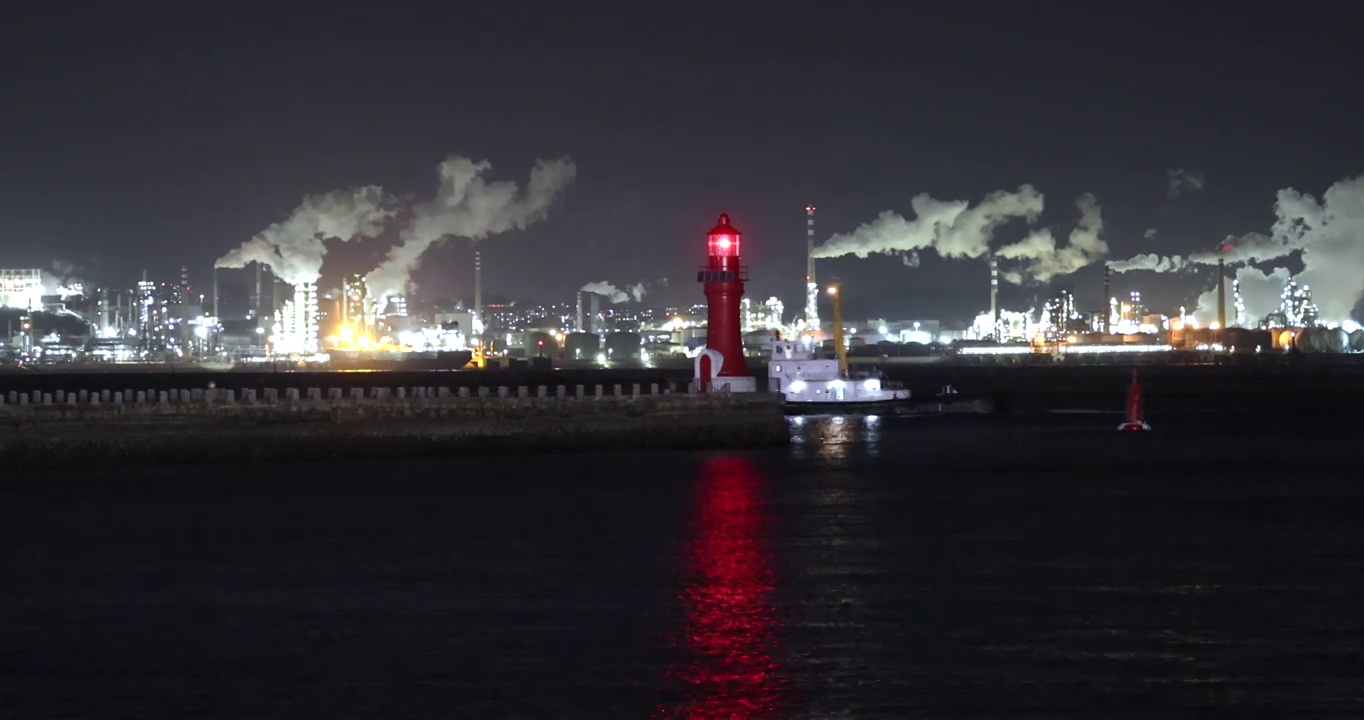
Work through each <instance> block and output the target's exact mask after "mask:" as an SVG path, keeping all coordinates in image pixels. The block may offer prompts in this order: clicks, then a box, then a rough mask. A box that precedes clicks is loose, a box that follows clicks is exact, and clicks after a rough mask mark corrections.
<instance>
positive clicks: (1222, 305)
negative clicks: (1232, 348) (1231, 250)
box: [1217, 258, 1227, 339]
mask: <svg viewBox="0 0 1364 720" xmlns="http://www.w3.org/2000/svg"><path fill="white" fill-rule="evenodd" d="M1226 333H1227V261H1226V259H1225V258H1217V337H1218V338H1219V339H1220V338H1223V337H1225V336H1226Z"/></svg>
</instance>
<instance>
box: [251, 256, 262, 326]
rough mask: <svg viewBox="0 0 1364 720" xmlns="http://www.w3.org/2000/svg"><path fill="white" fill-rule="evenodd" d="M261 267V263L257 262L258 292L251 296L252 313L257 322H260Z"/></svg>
mask: <svg viewBox="0 0 1364 720" xmlns="http://www.w3.org/2000/svg"><path fill="white" fill-rule="evenodd" d="M260 269H261V264H260V263H256V294H255V295H253V296H252V297H251V314H252V315H254V316H255V318H256V322H257V323H259V322H260Z"/></svg>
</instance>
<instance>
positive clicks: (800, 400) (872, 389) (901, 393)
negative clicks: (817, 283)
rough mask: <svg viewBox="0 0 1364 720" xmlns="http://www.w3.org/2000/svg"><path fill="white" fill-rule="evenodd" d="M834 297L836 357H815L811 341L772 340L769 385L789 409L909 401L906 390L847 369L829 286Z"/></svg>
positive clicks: (836, 307)
mask: <svg viewBox="0 0 1364 720" xmlns="http://www.w3.org/2000/svg"><path fill="white" fill-rule="evenodd" d="M829 294H830V295H832V296H833V298H834V317H833V324H834V349H835V352H836V354H837V359H830V358H821V357H818V356H817V354H816V353H815V351H814V343H813V341H811V342H809V343H808V344H806V343H802V342H798V341H793V340H783V339H782V338H780V337H777V338H775V339H774V340H773V341H772V359H771V360H770V361H769V362H768V366H767V377H768V383H769V388H770V389H771V390H772V391H774V392H780V393H781V394H782V396H783V397H784V398H785V400H786V405H787V407H790V408H793V409H820V410H824V409H827V410H829V411H835V410H855V409H858V406H874V405H884V404H887V403H896V402H904V401H907V400H909V397H910V396H909V390H908V389H905V388H901V387H898V386H897V385H896V384H894V383H889V382H886V381H885V380H883V379H881V378H880V377H879V376H876V375H874V374H867V375H862V376H857V375H853V374H851V373H849V372H848V355H847V351H846V350H845V349H844V347H843V327H842V325H843V319H842V313H841V312H840V309H841V308H840V307H839V306H840V305H841V303H840V302H839V297H838V286H837V285H832V286H830V287H829Z"/></svg>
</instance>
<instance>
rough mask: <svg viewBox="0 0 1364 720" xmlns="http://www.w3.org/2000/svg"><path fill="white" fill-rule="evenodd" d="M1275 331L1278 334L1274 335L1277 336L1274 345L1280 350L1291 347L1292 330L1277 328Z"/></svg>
mask: <svg viewBox="0 0 1364 720" xmlns="http://www.w3.org/2000/svg"><path fill="white" fill-rule="evenodd" d="M1277 332H1278V333H1279V334H1278V335H1276V336H1275V337H1277V338H1278V341H1277V342H1276V343H1275V345H1274V347H1277V348H1279V349H1280V350H1287V349H1289V348H1291V347H1293V341H1294V337H1293V331H1292V330H1279V331H1277Z"/></svg>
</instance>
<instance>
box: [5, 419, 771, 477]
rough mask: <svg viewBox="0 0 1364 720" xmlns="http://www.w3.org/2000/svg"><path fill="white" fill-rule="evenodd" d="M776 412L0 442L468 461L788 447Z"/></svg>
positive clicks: (198, 455)
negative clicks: (528, 455) (516, 456)
mask: <svg viewBox="0 0 1364 720" xmlns="http://www.w3.org/2000/svg"><path fill="white" fill-rule="evenodd" d="M789 442H790V434H789V431H788V429H787V426H786V424H785V420H784V419H783V417H782V415H781V413H780V412H779V411H762V410H756V409H749V410H746V411H744V412H734V413H717V412H698V413H687V414H673V413H669V414H658V415H645V416H640V417H625V416H598V417H572V418H563V417H557V418H556V417H540V418H530V419H525V420H515V421H510V420H488V421H433V420H407V421H386V422H346V423H299V424H291V425H254V426H252V425H223V426H216V425H211V424H201V425H181V426H175V425H159V426H158V425H143V426H126V425H122V426H121V425H118V424H109V425H73V426H66V427H46V428H33V429H31V430H25V431H22V432H17V433H12V434H10V435H9V436H7V437H4V438H2V439H0V463H3V464H4V465H5V466H6V467H9V468H11V469H12V470H25V471H41V470H82V469H94V468H100V467H107V466H108V465H110V464H118V465H149V464H162V463H165V464H177V465H179V464H203V463H208V464H212V463H242V462H248V463H281V462H304V461H310V460H323V459H327V460H337V459H362V458H363V459H385V458H417V457H468V456H475V455H499V454H519V453H574V452H604V451H612V450H708V449H716V450H725V449H738V448H758V447H771V446H777V445H785V444H787V443H789Z"/></svg>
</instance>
